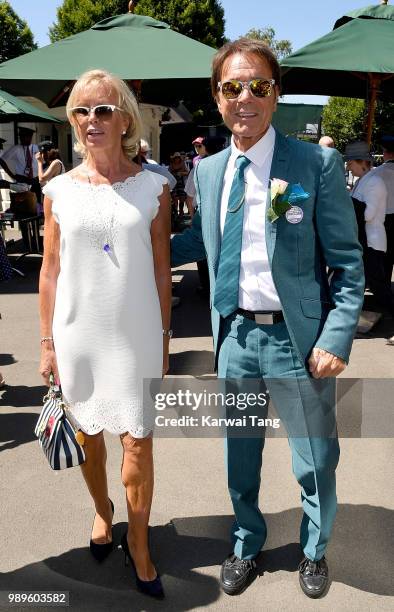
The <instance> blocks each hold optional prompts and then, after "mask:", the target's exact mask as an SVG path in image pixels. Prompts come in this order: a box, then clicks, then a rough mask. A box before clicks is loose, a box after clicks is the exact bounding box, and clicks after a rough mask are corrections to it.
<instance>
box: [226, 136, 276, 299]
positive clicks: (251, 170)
mask: <svg viewBox="0 0 394 612" xmlns="http://www.w3.org/2000/svg"><path fill="white" fill-rule="evenodd" d="M274 145H275V130H274V128H273V127H272V126H270V127H269V129H268V131H267V132H266V133H265V134H264V136H263V137H262V138H260V140H259V141H258V142H256V144H255V145H253V147H251V148H250V149H248V150H247V151H246V152H245V153H243V152H242V151H239V150H238V149H237V147H236V146H235V144H234V140H232V142H231V154H230V158H229V160H228V163H227V168H226V171H225V174H224V180H223V194H222V201H221V210H220V229H221V233H222V237H223V230H224V223H225V220H226V213H227V206H228V199H229V195H230V190H231V185H232V182H233V178H234V174H235V169H236V168H235V160H236V159H237V157H238V156H239V155H244V156H245V157H247V158H248V159H250V162H251V163H250V164H249V165H248V166H247V168H246V169H245V174H244V176H245V183H246V184H245V203H244V209H245V210H244V219H243V234H242V250H241V267H240V272H239V302H238V305H239V307H240V308H243V309H244V310H251V311H259V310H282V306H281V303H280V300H279V296H278V294H277V291H276V289H275V285H274V281H273V279H272V274H271V269H270V265H269V261H268V253H267V246H266V242H265V208H266V200H267V191H268V182H269V177H270V170H271V164H272V156H273V153H274Z"/></svg>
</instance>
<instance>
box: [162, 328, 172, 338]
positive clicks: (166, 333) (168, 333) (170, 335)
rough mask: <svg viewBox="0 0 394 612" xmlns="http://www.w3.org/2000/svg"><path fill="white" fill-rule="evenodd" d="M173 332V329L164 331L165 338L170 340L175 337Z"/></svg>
mask: <svg viewBox="0 0 394 612" xmlns="http://www.w3.org/2000/svg"><path fill="white" fill-rule="evenodd" d="M173 333H174V332H173V331H172V329H163V336H168V337H169V338H172V335H173Z"/></svg>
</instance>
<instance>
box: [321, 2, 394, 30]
mask: <svg viewBox="0 0 394 612" xmlns="http://www.w3.org/2000/svg"><path fill="white" fill-rule="evenodd" d="M357 17H360V18H361V19H391V20H393V21H394V7H393V6H391V5H389V4H388V0H382V2H381V3H380V5H377V4H370V5H369V6H365V7H364V8H360V9H356V10H354V11H350V12H349V13H347V14H346V15H343V17H340V18H339V19H337V21H336V22H335V25H334V28H333V29H334V30H335V29H336V28H339V27H341V26H343V25H345V23H348V22H349V21H351V20H352V19H356V18H357Z"/></svg>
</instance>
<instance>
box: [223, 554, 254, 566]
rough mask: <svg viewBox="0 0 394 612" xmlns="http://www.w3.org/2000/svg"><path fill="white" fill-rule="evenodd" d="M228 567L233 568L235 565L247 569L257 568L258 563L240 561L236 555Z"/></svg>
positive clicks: (230, 560)
mask: <svg viewBox="0 0 394 612" xmlns="http://www.w3.org/2000/svg"><path fill="white" fill-rule="evenodd" d="M228 565H229V566H230V567H233V566H234V565H236V566H237V567H242V568H246V567H252V568H255V567H256V561H254V560H253V559H239V558H238V557H236V556H235V555H234V556H233V557H230V559H229V561H228Z"/></svg>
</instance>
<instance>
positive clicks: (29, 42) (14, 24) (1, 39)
mask: <svg viewBox="0 0 394 612" xmlns="http://www.w3.org/2000/svg"><path fill="white" fill-rule="evenodd" d="M34 49H37V45H36V44H35V42H34V37H33V32H32V31H31V29H30V28H29V26H28V25H27V23H26V21H24V20H23V19H21V18H20V17H19V16H18V15H17V14H16V13H15V11H14V10H13V8H12V6H11V5H10V3H9V2H6V0H0V63H1V62H5V61H7V60H9V59H13V58H14V57H18V56H19V55H23V54H24V53H28V52H29V51H34Z"/></svg>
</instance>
